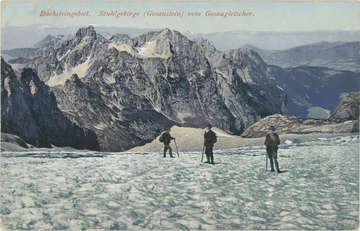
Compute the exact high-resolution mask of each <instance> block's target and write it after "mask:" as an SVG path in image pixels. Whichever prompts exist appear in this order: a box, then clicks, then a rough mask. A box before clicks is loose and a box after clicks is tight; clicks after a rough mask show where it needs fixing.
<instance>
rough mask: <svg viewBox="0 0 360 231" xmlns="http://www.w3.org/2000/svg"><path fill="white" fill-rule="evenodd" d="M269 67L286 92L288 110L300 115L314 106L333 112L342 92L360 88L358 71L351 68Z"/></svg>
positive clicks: (290, 112)
mask: <svg viewBox="0 0 360 231" xmlns="http://www.w3.org/2000/svg"><path fill="white" fill-rule="evenodd" d="M269 69H270V73H271V75H272V76H273V77H272V78H273V79H274V81H275V82H276V84H277V85H278V86H279V87H281V88H282V89H284V91H285V92H286V94H287V106H288V107H287V108H288V112H289V114H291V115H297V116H300V117H306V116H307V115H308V113H309V109H312V108H313V107H321V108H323V109H326V110H328V111H330V112H334V111H335V108H336V105H337V103H338V102H339V99H340V97H341V96H342V94H343V93H345V92H351V91H358V90H359V89H360V73H355V72H351V71H339V70H334V69H329V68H326V67H310V66H299V67H294V68H285V69H284V68H280V67H278V66H271V67H270V68H269Z"/></svg>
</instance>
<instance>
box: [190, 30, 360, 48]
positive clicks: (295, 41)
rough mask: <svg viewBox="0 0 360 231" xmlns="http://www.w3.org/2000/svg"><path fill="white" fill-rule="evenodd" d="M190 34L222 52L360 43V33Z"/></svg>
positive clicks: (238, 32)
mask: <svg viewBox="0 0 360 231" xmlns="http://www.w3.org/2000/svg"><path fill="white" fill-rule="evenodd" d="M188 34H189V35H188V36H189V37H190V38H199V37H203V38H206V39H208V40H209V41H211V42H212V43H213V44H214V46H215V47H216V48H217V49H220V50H227V49H234V48H238V47H242V46H245V45H246V44H251V45H253V46H255V47H258V48H261V49H266V50H283V49H290V48H292V47H297V46H302V45H306V44H311V43H318V42H321V41H327V42H336V41H343V42H351V41H360V31H298V32H281V31H279V32H278V31H230V32H218V33H209V34H191V33H188Z"/></svg>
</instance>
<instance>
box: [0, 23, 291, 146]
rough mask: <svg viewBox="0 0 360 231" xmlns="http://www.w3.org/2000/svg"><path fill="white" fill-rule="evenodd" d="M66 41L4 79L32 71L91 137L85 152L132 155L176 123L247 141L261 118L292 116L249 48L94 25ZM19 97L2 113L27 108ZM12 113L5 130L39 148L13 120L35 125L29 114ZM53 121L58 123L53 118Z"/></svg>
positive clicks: (11, 97) (49, 45)
mask: <svg viewBox="0 0 360 231" xmlns="http://www.w3.org/2000/svg"><path fill="white" fill-rule="evenodd" d="M58 39H59V40H57V38H55V41H53V42H48V40H53V38H50V39H49V37H48V38H46V41H44V42H43V43H39V44H42V45H39V47H38V48H37V49H38V52H39V53H38V54H37V56H36V57H31V58H24V59H22V60H21V62H20V63H17V62H16V60H15V61H14V62H13V63H12V64H11V65H12V68H11V67H9V66H8V69H9V71H7V72H4V73H2V75H1V77H2V80H4V81H5V80H6V79H13V78H15V77H14V76H16V78H17V79H23V78H25V79H26V78H28V77H27V75H28V74H29V73H30V72H31V73H32V74H31V76H32V77H33V78H34V79H35V78H36V79H38V80H39V81H40V82H41V84H40V85H39V86H40V87H39V88H40V89H43V90H42V91H46V92H49V93H48V94H51V95H49V96H47V97H44V98H46V99H47V100H49V101H50V102H51V103H50V104H52V105H53V107H54V109H53V110H56V111H60V112H61V114H62V116H63V117H64V119H65V120H66V121H70V124H71V125H73V126H74V127H75V128H77V127H80V128H81V129H82V130H83V132H84V133H86V134H89V135H84V136H83V138H84V139H85V140H84V144H87V143H92V144H93V145H88V146H86V145H85V146H86V147H85V148H88V149H100V150H104V151H123V150H127V149H129V148H132V147H134V146H137V145H141V144H144V143H146V142H150V141H151V140H152V139H154V138H155V137H156V136H157V135H158V134H159V133H160V132H161V131H163V130H164V129H167V128H169V127H171V126H172V125H175V124H177V125H180V126H192V127H204V126H205V125H206V124H208V123H211V124H213V125H214V126H217V127H220V128H222V129H224V130H226V131H227V132H229V133H233V134H240V133H241V132H242V131H243V130H244V129H245V128H246V127H248V126H250V125H251V124H253V123H254V122H255V121H257V120H258V119H260V118H261V117H264V116H266V115H270V114H274V113H283V112H284V111H285V110H286V109H285V93H284V91H283V90H281V89H280V88H279V87H277V86H276V85H275V84H274V83H273V82H272V81H271V78H270V74H269V73H270V70H269V67H268V65H267V64H266V63H265V62H264V61H263V60H262V59H261V57H260V56H259V55H258V54H257V53H256V52H254V51H252V50H250V49H246V48H240V49H233V50H228V51H224V52H223V51H219V50H217V49H216V48H215V47H214V46H212V45H211V43H209V42H208V41H206V40H202V41H198V42H194V41H192V40H190V39H188V38H187V37H186V36H184V35H182V34H181V33H179V32H177V31H173V30H169V29H164V30H161V31H155V32H148V33H146V34H143V35H140V36H137V37H135V38H131V37H129V36H128V35H124V34H116V35H113V36H112V37H110V38H105V37H104V36H102V35H101V34H98V33H97V32H96V31H95V29H94V27H92V26H89V27H86V28H80V29H79V30H78V31H77V32H76V33H75V35H74V36H73V37H71V38H70V39H65V40H63V39H62V38H58ZM54 44H55V45H54ZM2 63H3V65H6V63H5V61H3V60H2ZM24 71H25V72H24ZM9 73H12V74H11V75H13V77H11V76H10V74H9ZM19 76H20V77H19ZM24 85H25V86H23V87H19V88H27V89H30V92H31V89H32V85H31V81H30V82H25V83H24ZM13 91H15V90H14V89H12V88H9V85H6V84H3V85H2V93H4V94H5V92H7V93H8V97H7V98H4V99H3V102H2V105H3V107H5V108H7V107H9V108H15V109H14V110H22V109H21V108H22V107H21V106H20V105H17V104H18V103H19V101H20V100H19V99H18V96H17V95H16V94H12V92H13ZM34 95H35V96H37V94H30V95H29V94H28V93H26V95H25V96H24V97H23V98H26V97H27V98H29V100H32V101H37V100H39V99H34ZM54 99H55V101H56V103H55V102H54V101H51V100H54ZM39 103H40V102H39ZM3 111H4V113H3V114H2V123H3V126H2V127H3V130H2V132H5V133H12V134H14V135H18V136H19V137H21V138H23V139H24V140H25V141H26V142H27V143H30V144H34V141H33V140H34V137H33V136H37V135H36V134H35V133H34V134H32V133H31V132H29V133H30V134H28V135H26V136H24V135H23V134H22V133H23V132H24V129H23V128H17V127H12V126H10V124H11V121H19V124H22V123H26V122H24V118H22V116H23V113H21V111H20V112H19V113H15V114H14V113H12V114H10V110H3ZM46 112H48V113H50V112H49V110H46ZM46 116H49V117H52V116H51V113H50V115H49V114H46V113H45V112H44V117H46ZM18 117H19V118H18ZM33 117H34V118H35V119H37V121H47V120H48V119H46V118H40V120H39V118H38V116H37V115H36V114H35V115H34V116H33ZM27 118H31V116H29V117H26V119H27ZM21 119H22V120H21ZM39 123H40V122H39ZM49 123H51V122H49ZM10 128H13V129H12V130H11V129H10ZM41 131H43V132H44V133H45V134H51V132H52V131H54V129H53V128H52V127H51V126H49V127H46V126H45V127H41ZM60 131H61V129H59V132H60ZM93 134H95V136H96V142H93ZM63 135H64V134H56V137H57V136H63ZM54 136H55V134H54ZM67 138H69V139H71V138H72V136H71V135H70V136H69V135H67ZM39 139H42V138H41V137H40V138H39ZM49 142H52V141H48V142H47V141H46V140H40V141H37V143H35V144H36V145H39V146H41V145H42V144H44V145H48V143H49ZM53 144H55V143H53ZM56 144H58V143H56ZM61 145H68V143H67V142H64V143H62V144H61Z"/></svg>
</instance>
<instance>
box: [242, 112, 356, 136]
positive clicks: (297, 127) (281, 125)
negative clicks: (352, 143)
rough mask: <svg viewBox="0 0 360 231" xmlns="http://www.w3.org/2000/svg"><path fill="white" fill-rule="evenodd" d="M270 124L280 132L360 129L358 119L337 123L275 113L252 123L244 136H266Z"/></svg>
mask: <svg viewBox="0 0 360 231" xmlns="http://www.w3.org/2000/svg"><path fill="white" fill-rule="evenodd" d="M270 126H274V127H275V128H276V131H277V132H278V133H279V134H282V133H284V134H308V133H351V132H358V131H359V129H358V127H359V121H357V120H349V121H345V122H340V123H335V122H332V121H328V120H315V119H306V120H304V119H299V118H296V117H294V116H292V117H289V116H284V115H280V114H274V115H271V116H267V117H265V118H263V119H261V120H260V121H258V122H256V123H255V124H253V125H251V126H250V127H249V128H247V129H246V130H245V131H244V133H243V134H242V137H247V138H255V137H262V136H265V135H266V134H267V133H268V132H269V128H270Z"/></svg>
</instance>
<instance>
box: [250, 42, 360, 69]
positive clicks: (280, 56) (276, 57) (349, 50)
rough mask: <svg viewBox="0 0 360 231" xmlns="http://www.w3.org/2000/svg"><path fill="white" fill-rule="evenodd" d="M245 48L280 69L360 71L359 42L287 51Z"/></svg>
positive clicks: (312, 46)
mask: <svg viewBox="0 0 360 231" xmlns="http://www.w3.org/2000/svg"><path fill="white" fill-rule="evenodd" d="M246 47H248V48H251V49H253V50H255V51H256V52H258V53H259V54H260V55H261V57H262V58H263V59H264V60H265V62H267V63H268V64H272V65H277V66H280V67H295V66H301V65H309V66H323V67H328V68H333V69H338V70H351V71H360V41H356V42H333V43H329V42H320V43H314V44H309V45H305V46H299V47H294V48H291V49H288V50H263V49H259V48H257V47H254V46H250V45H247V46H246Z"/></svg>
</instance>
